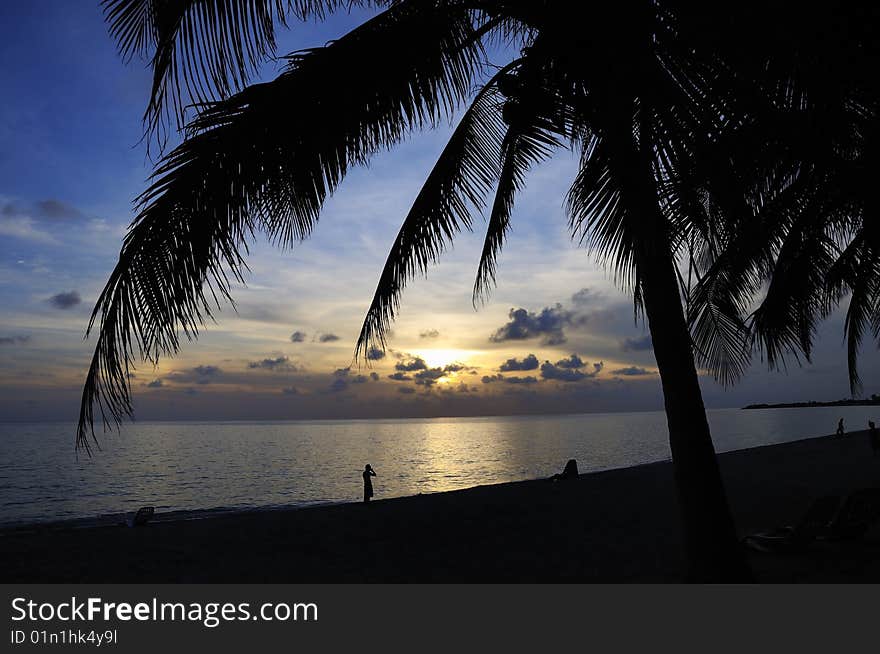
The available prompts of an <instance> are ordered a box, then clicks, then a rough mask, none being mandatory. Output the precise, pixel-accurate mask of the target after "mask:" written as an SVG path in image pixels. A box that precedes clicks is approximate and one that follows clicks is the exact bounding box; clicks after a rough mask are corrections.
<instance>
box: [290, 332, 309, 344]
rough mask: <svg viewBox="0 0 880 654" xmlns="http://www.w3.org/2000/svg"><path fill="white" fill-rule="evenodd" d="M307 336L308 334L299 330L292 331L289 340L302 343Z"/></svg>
mask: <svg viewBox="0 0 880 654" xmlns="http://www.w3.org/2000/svg"><path fill="white" fill-rule="evenodd" d="M307 336H308V334H306V333H305V332H299V331H297V332H293V333H292V334H291V335H290V342H291V343H302V342H303V341H305V340H306V337H307Z"/></svg>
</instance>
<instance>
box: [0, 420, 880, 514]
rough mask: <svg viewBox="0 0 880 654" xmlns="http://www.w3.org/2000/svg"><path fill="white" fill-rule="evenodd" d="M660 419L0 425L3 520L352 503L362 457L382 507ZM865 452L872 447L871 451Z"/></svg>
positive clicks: (605, 456)
mask: <svg viewBox="0 0 880 654" xmlns="http://www.w3.org/2000/svg"><path fill="white" fill-rule="evenodd" d="M708 415H709V422H710V424H711V427H712V434H713V439H714V442H715V447H716V449H717V450H718V451H719V452H725V451H730V450H738V449H744V448H749V447H755V446H758V445H768V444H772V443H782V442H786V441H791V440H798V439H801V438H807V437H810V436H821V435H825V434H829V433H832V432H834V430H835V428H836V426H837V420H838V418H840V417H843V418H844V419H845V421H846V425H847V428H848V429H853V430H860V429H866V428H867V421H868V420H880V409H878V407H845V408H843V407H829V408H803V409H761V410H750V411H743V410H738V409H722V410H710V411H709V412H708ZM667 438H668V431H667V428H666V418H665V415H664V414H663V412H659V411H657V412H642V413H604V414H602V413H592V414H580V415H562V416H516V417H487V418H436V419H413V420H344V421H326V420H325V421H309V422H152V423H150V422H142V423H141V422H139V423H133V424H129V425H126V426H125V427H124V428H123V430H122V432H121V433H107V434H102V435H101V436H100V443H101V449H100V450H95V451H94V452H93V454H92V456H91V457H89V456H88V455H86V454H84V453H80V454H79V455H78V456H77V455H76V453H75V452H74V449H73V444H74V440H73V439H74V425H72V424H65V423H0V525H4V526H8V525H14V524H24V523H36V522H47V521H56V520H69V519H70V520H82V521H83V523H84V524H89V523H106V522H117V521H120V520H122V519H123V517H124V516H125V515H126V514H129V513H130V512H132V511H135V510H136V509H137V508H138V507H141V506H145V505H150V506H154V507H155V508H156V511H157V512H158V513H159V515H158V516H157V519H162V518H166V519H167V518H198V517H204V516H206V515H210V514H211V513H212V512H218V511H229V510H249V509H252V510H259V509H267V508H273V507H281V506H308V505H313V504H322V503H335V502H350V501H357V500H359V499H360V498H361V493H362V479H361V472H362V471H363V468H364V465H365V464H367V463H370V464H371V465H372V466H373V468H374V469H375V470H376V472H377V474H378V476H377V477H375V478H374V479H373V487H374V489H375V492H376V499H381V498H385V497H398V496H404V495H415V494H418V493H435V492H438V491H448V490H454V489H459V488H467V487H470V486H477V485H481V484H495V483H500V482H507V481H516V480H523V479H534V478H539V477H547V476H549V475H551V474H553V473H555V472H560V471H561V470H562V468H563V466H564V465H565V462H566V461H567V460H568V459H571V458H574V459H577V462H578V467H579V469H580V471H581V472H591V471H596V470H607V469H612V468H622V467H629V466H633V465H638V464H643V463H649V462H653V461H662V460H666V459H668V458H669V456H670V454H669V446H668V442H667ZM866 447H867V446H866Z"/></svg>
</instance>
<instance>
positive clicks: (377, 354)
mask: <svg viewBox="0 0 880 654" xmlns="http://www.w3.org/2000/svg"><path fill="white" fill-rule="evenodd" d="M384 358H385V350H380V349H379V348H378V347H371V348H370V349H369V350H367V360H368V361H378V360H379V359H384Z"/></svg>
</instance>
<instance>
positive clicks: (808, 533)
mask: <svg viewBox="0 0 880 654" xmlns="http://www.w3.org/2000/svg"><path fill="white" fill-rule="evenodd" d="M839 506H840V498H839V497H837V496H836V495H829V496H827V497H820V498H819V499H817V500H816V501H815V502H813V504H812V505H811V506H810V508H809V509H807V512H806V513H805V514H804V516H803V517H802V518H801V519H800V521H799V522H798V523H797V524H796V525H794V526H792V527H780V528H778V529H773V530H771V531H765V532H760V533H757V534H752V535H751V536H746V537H745V538H744V539H743V541H742V542H743V543H744V544H745V545H747V546H748V547H750V548H752V549H754V550H758V551H759V552H797V551H800V550H803V549H804V548H805V547H806V546H807V545H809V544H810V543H812V542H813V541H814V540H816V538H817V537H818V536H819V534H820V533H821V532H822V531H823V530H824V529H826V528H827V527H828V524H829V523H830V522H831V520H832V519H833V518H834V516H835V514H836V513H837V508H838V507H839Z"/></svg>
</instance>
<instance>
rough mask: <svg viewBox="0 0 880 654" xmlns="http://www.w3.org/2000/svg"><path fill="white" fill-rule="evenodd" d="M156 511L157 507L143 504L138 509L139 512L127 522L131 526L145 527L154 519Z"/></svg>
mask: <svg viewBox="0 0 880 654" xmlns="http://www.w3.org/2000/svg"><path fill="white" fill-rule="evenodd" d="M154 513H155V509H153V507H152V506H142V507H141V508H139V509H138V510H137V513H135V514H134V515H133V516H132V517H131V518H129V519H128V521H127V522H126V524H127V525H128V526H129V527H143V526H144V525H145V524H147V523H148V522H149V521H150V520H152V518H153V514H154Z"/></svg>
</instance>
